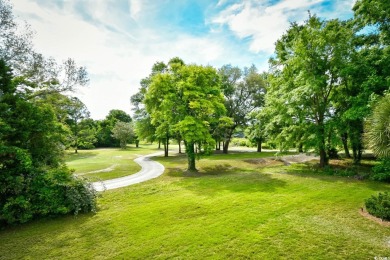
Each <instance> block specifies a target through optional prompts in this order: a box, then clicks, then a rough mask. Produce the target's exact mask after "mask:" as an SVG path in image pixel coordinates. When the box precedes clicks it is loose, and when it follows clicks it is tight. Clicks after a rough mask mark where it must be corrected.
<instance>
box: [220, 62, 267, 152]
mask: <svg viewBox="0 0 390 260" xmlns="http://www.w3.org/2000/svg"><path fill="white" fill-rule="evenodd" d="M218 73H219V75H220V77H221V86H222V90H223V94H224V96H225V107H226V110H227V116H228V117H230V118H231V119H232V121H233V123H232V124H231V125H229V126H226V127H225V128H224V129H223V130H224V138H223V139H224V143H223V152H224V153H228V149H229V144H230V141H231V138H232V136H233V134H234V131H235V130H236V129H237V128H238V127H244V126H246V124H247V122H248V121H249V118H248V115H249V114H250V113H251V112H252V111H253V110H254V109H255V108H258V107H261V106H263V104H264V95H265V83H264V81H263V78H262V76H261V74H259V73H258V72H257V69H256V67H255V66H252V67H250V68H244V70H241V69H240V68H238V67H233V66H231V65H224V66H222V67H221V68H220V69H219V70H218Z"/></svg>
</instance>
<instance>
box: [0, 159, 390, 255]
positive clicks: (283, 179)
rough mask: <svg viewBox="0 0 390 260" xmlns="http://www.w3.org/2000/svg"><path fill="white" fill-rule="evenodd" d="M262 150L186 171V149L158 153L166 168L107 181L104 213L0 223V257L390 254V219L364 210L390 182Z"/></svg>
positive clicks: (207, 162)
mask: <svg viewBox="0 0 390 260" xmlns="http://www.w3.org/2000/svg"><path fill="white" fill-rule="evenodd" d="M257 156H258V155H257V154H256V153H252V155H251V156H249V155H245V156H243V155H241V157H245V158H244V159H234V157H232V156H228V157H226V158H227V159H223V158H221V157H223V155H218V160H215V158H214V159H213V157H210V158H209V159H202V160H200V161H198V162H197V163H198V168H199V170H200V171H199V173H187V172H185V171H184V169H185V163H186V157H185V156H178V157H170V158H163V157H159V158H158V160H159V161H160V162H161V163H163V164H164V165H165V166H166V168H167V169H166V172H165V174H164V175H163V176H161V177H159V178H157V179H153V180H151V181H148V182H145V183H141V184H137V185H134V186H129V187H126V188H122V189H117V190H112V191H106V192H105V193H103V195H102V197H101V198H100V199H99V205H100V210H99V212H98V213H97V214H95V215H93V214H90V215H80V216H78V217H73V216H68V217H62V218H57V219H52V220H40V221H37V222H33V223H29V224H26V225H23V226H19V227H15V228H7V229H6V230H3V231H0V259H21V258H22V259H23V258H25V259H64V258H66V259H374V257H375V256H377V257H379V256H382V257H389V256H390V228H389V227H384V226H381V225H379V224H378V223H376V222H373V221H371V220H368V219H366V218H364V217H362V216H361V215H360V214H359V209H360V207H361V206H362V205H363V201H364V199H365V198H367V197H369V196H370V195H371V194H376V193H377V192H379V191H384V190H388V189H389V185H388V184H381V183H375V182H367V181H359V180H355V179H351V178H344V177H333V176H326V175H320V174H316V173H309V172H307V171H305V173H303V170H302V169H304V168H302V167H301V166H290V167H286V166H283V164H282V163H281V162H277V161H275V162H272V163H264V162H263V161H261V159H259V160H257V159H255V158H253V157H257ZM262 156H263V155H261V157H262ZM237 157H240V156H237ZM250 157H252V158H250Z"/></svg>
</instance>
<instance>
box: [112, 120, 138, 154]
mask: <svg viewBox="0 0 390 260" xmlns="http://www.w3.org/2000/svg"><path fill="white" fill-rule="evenodd" d="M112 136H113V137H114V138H115V139H117V140H119V142H120V146H121V148H122V149H126V146H127V143H128V142H129V141H130V139H131V138H132V137H134V130H133V126H132V124H130V123H126V122H122V121H118V122H116V123H115V126H114V128H113V129H112Z"/></svg>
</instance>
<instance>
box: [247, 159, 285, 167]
mask: <svg viewBox="0 0 390 260" xmlns="http://www.w3.org/2000/svg"><path fill="white" fill-rule="evenodd" d="M244 162H246V163H250V164H254V165H257V166H264V167H268V166H277V165H281V162H280V161H279V160H276V159H270V158H260V159H248V160H244Z"/></svg>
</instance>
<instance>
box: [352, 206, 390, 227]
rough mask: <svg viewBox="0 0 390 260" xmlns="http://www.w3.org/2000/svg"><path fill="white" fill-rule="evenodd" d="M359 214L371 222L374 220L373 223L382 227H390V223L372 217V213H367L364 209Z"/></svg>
mask: <svg viewBox="0 0 390 260" xmlns="http://www.w3.org/2000/svg"><path fill="white" fill-rule="evenodd" d="M359 214H360V215H362V216H363V217H365V218H367V219H369V220H372V221H374V222H376V223H378V224H379V225H381V226H385V227H390V221H386V220H382V219H380V218H377V217H375V216H373V215H371V214H370V213H368V212H367V211H365V210H364V209H363V208H362V209H360V210H359Z"/></svg>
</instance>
